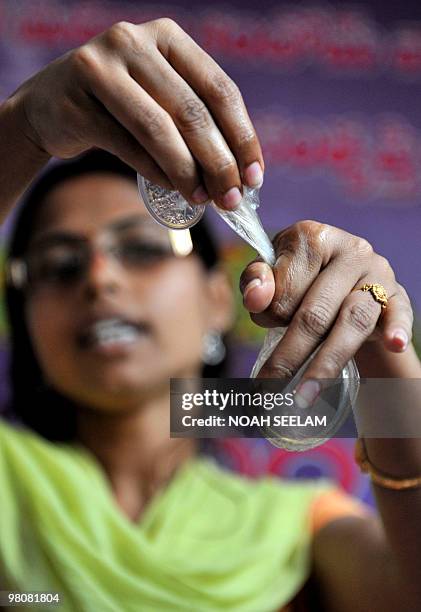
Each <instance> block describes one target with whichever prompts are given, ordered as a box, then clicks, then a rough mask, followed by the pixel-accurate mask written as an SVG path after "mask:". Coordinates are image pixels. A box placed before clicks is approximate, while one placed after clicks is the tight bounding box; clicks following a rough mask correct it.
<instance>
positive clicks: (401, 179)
mask: <svg viewBox="0 0 421 612" xmlns="http://www.w3.org/2000/svg"><path fill="white" fill-rule="evenodd" d="M370 125H373V122H372V121H369V120H368V119H366V120H365V121H364V119H362V118H361V119H360V118H353V117H348V116H344V117H331V118H330V119H328V120H326V121H325V122H324V123H322V122H320V121H315V120H313V119H309V118H307V117H289V116H288V115H287V114H283V113H281V112H280V113H279V114H278V113H276V114H274V113H271V114H267V115H263V116H259V117H257V119H256V126H257V130H258V134H259V137H260V139H261V142H262V146H263V151H264V155H265V159H266V162H267V164H268V166H272V167H274V168H277V169H278V170H279V169H281V170H282V171H284V172H285V173H286V175H287V176H290V177H292V178H294V177H298V178H299V179H300V180H301V179H302V178H303V177H306V176H314V175H315V174H318V175H324V176H325V177H326V178H330V179H333V180H334V181H336V182H337V183H338V184H339V185H340V186H341V188H342V189H344V190H345V191H346V192H347V193H348V194H350V195H352V196H355V197H356V198H360V199H362V198H364V199H366V198H373V199H381V200H382V201H384V200H405V201H406V202H413V203H414V204H417V199H418V198H419V196H420V195H421V136H420V133H419V132H418V131H417V130H416V129H415V128H414V127H413V126H411V125H409V124H408V123H407V122H406V120H405V119H404V118H403V117H399V116H393V117H390V116H381V117H378V118H377V120H375V121H374V125H373V127H371V128H370V127H368V126H370Z"/></svg>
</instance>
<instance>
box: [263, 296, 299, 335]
mask: <svg viewBox="0 0 421 612" xmlns="http://www.w3.org/2000/svg"><path fill="white" fill-rule="evenodd" d="M269 308H270V312H271V314H272V316H273V317H274V318H276V320H277V321H279V325H281V326H282V327H284V326H286V325H289V323H290V322H291V319H292V316H293V314H294V306H293V300H292V299H291V298H290V297H289V296H288V295H287V294H285V293H284V294H283V295H281V296H280V297H279V298H277V299H275V300H273V302H272V304H271V305H270V307H269Z"/></svg>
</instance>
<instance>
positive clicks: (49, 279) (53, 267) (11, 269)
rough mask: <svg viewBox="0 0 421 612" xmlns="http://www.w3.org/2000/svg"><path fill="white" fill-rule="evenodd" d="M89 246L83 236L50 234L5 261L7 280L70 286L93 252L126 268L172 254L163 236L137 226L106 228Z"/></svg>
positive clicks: (20, 283) (22, 284) (33, 285)
mask: <svg viewBox="0 0 421 612" xmlns="http://www.w3.org/2000/svg"><path fill="white" fill-rule="evenodd" d="M95 242H96V245H95V246H92V245H91V243H90V241H89V240H88V239H86V238H79V237H74V236H70V235H67V236H66V235H53V236H51V237H47V238H46V239H45V240H44V241H42V242H40V243H39V244H35V245H34V246H33V247H32V248H30V249H29V250H28V253H27V254H26V255H25V256H24V257H22V258H15V259H12V260H10V261H9V263H8V266H7V270H6V273H7V280H8V282H9V283H10V284H11V285H12V286H13V287H14V288H15V289H19V290H23V289H26V288H29V289H34V288H36V289H38V288H41V287H44V288H46V287H49V288H56V289H63V288H66V287H73V286H74V285H75V284H76V283H78V282H79V281H80V280H81V279H82V278H84V277H85V275H86V272H87V270H88V269H89V266H90V264H91V262H92V258H93V256H94V254H95V252H97V251H100V252H101V253H102V254H104V255H107V256H110V257H112V258H113V259H114V260H115V261H117V262H118V263H119V264H120V265H121V266H123V267H124V268H126V269H128V270H130V269H132V270H139V269H142V268H146V267H149V266H151V265H153V264H156V263H158V262H160V261H163V260H165V259H167V258H170V257H173V252H172V249H171V245H170V242H169V240H168V238H167V236H165V235H163V236H148V235H145V232H144V231H142V229H141V228H140V227H134V228H131V229H125V230H120V231H116V230H108V231H107V230H106V231H104V232H103V233H102V234H101V235H100V236H99V237H98V239H97V240H96V241H95Z"/></svg>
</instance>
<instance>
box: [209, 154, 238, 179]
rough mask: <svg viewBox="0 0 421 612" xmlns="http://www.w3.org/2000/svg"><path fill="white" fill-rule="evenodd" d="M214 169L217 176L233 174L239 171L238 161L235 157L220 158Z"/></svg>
mask: <svg viewBox="0 0 421 612" xmlns="http://www.w3.org/2000/svg"><path fill="white" fill-rule="evenodd" d="M212 170H213V172H212V173H213V174H214V175H215V176H217V177H225V176H231V175H232V174H234V173H235V172H237V163H236V161H235V159H234V158H233V157H225V158H223V159H222V158H219V159H216V160H215V162H214V166H213V169H212Z"/></svg>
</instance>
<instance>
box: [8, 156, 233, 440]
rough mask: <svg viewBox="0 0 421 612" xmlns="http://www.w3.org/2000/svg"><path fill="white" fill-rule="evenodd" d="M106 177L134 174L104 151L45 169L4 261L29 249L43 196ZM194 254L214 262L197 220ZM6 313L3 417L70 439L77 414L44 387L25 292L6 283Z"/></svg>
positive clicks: (214, 370) (216, 370) (212, 370)
mask: <svg viewBox="0 0 421 612" xmlns="http://www.w3.org/2000/svg"><path fill="white" fill-rule="evenodd" d="M98 172H99V173H107V174H109V173H111V174H115V175H118V176H123V177H127V178H129V179H130V180H133V181H136V179H137V177H136V172H135V170H133V169H132V168H131V167H130V166H128V165H126V164H125V163H124V162H122V161H121V160H120V159H118V158H117V157H114V156H113V155H111V154H109V153H106V152H105V151H100V150H96V149H95V150H92V151H90V152H88V153H85V154H84V155H82V156H79V157H77V158H75V159H72V160H70V161H64V162H59V163H57V164H56V165H52V166H51V167H48V168H47V170H46V171H45V172H44V173H43V174H42V176H41V177H40V178H39V179H38V180H37V182H36V183H35V184H34V185H33V186H32V188H31V189H30V191H29V192H28V194H27V195H26V197H25V199H24V201H23V202H22V204H21V206H20V208H19V210H18V211H17V214H16V217H15V220H14V224H13V229H12V233H11V236H10V239H9V248H8V253H7V259H6V264H7V261H8V260H10V259H14V258H19V257H22V256H23V255H24V254H25V253H26V250H27V248H28V245H29V241H30V239H31V235H32V232H33V229H34V227H35V225H36V223H37V221H38V218H39V215H40V212H41V210H42V206H43V203H44V202H45V200H46V196H47V195H48V194H49V193H50V192H51V191H52V190H53V189H54V188H55V187H56V186H58V185H59V184H61V183H63V182H64V181H66V180H68V179H71V178H74V177H76V176H81V175H84V174H93V173H98ZM190 231H191V236H192V241H193V249H194V250H193V252H194V253H196V255H197V256H198V257H199V258H200V259H201V261H202V263H203V265H204V267H205V269H207V270H211V269H212V268H214V267H215V266H216V265H217V264H218V263H219V255H218V248H217V245H216V242H215V239H214V237H213V236H212V235H211V233H210V231H209V228H208V226H207V224H206V223H205V221H204V220H203V219H202V220H201V221H199V223H197V224H196V225H195V226H194V227H193V228H191V230H190ZM5 303H6V315H7V318H8V327H9V342H10V359H9V381H10V402H9V406H8V410H7V414H8V415H9V416H11V417H12V418H15V417H17V418H18V420H20V421H21V422H22V423H24V424H25V425H26V426H28V427H30V428H31V429H33V430H35V431H36V432H37V433H39V434H41V435H42V436H44V437H45V438H47V439H49V440H54V441H66V442H67V441H71V440H73V439H74V438H75V436H76V411H75V406H74V404H73V402H72V401H71V400H69V399H68V398H66V397H65V396H63V395H61V394H60V393H58V392H57V391H56V390H55V389H53V388H52V387H49V386H48V385H46V384H45V381H44V377H43V374H42V371H41V368H40V365H39V363H38V360H37V358H36V356H35V354H34V350H33V347H32V343H31V340H30V336H29V332H28V329H27V326H26V319H25V313H24V308H25V294H24V292H23V291H21V290H18V289H16V288H14V287H13V286H12V284H11V283H10V282H6V289H5ZM225 367H226V359H225V360H224V361H223V362H221V363H220V364H218V365H217V366H204V368H203V372H202V375H203V376H204V377H206V378H208V377H209V378H218V377H219V376H222V375H223V373H224V371H225Z"/></svg>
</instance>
